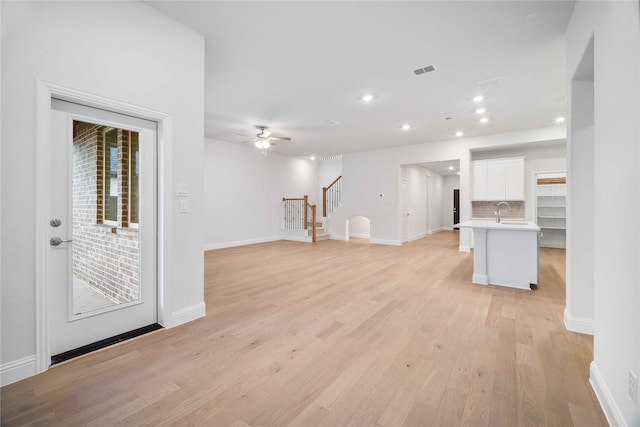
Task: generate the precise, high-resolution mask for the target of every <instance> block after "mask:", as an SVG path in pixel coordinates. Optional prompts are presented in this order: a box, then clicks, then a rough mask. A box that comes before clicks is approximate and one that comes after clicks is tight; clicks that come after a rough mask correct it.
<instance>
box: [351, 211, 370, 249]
mask: <svg viewBox="0 0 640 427" xmlns="http://www.w3.org/2000/svg"><path fill="white" fill-rule="evenodd" d="M346 235H347V240H352V241H354V242H362V243H369V239H370V238H371V220H370V219H369V218H367V217H365V216H361V215H356V216H352V217H351V218H348V219H347V224H346Z"/></svg>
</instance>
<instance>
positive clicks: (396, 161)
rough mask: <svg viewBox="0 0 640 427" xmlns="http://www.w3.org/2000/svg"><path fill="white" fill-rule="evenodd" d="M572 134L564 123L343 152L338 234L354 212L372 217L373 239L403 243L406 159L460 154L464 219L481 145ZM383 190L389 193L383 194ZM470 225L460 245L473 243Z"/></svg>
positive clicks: (336, 216) (457, 156) (411, 161)
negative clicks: (402, 195)
mask: <svg viewBox="0 0 640 427" xmlns="http://www.w3.org/2000/svg"><path fill="white" fill-rule="evenodd" d="M565 138H566V129H565V128H564V127H563V126H553V127H548V128H541V129H533V130H528V131H521V132H511V133H505V134H496V135H488V136H482V137H476V138H464V139H455V140H447V141H441V142H431V143H427V144H419V145H410V146H404V147H396V148H389V149H384V150H371V151H363V152H358V153H349V154H345V155H343V156H342V172H343V176H344V178H343V180H344V184H343V191H344V198H343V200H344V206H343V208H342V209H340V210H338V212H336V213H335V214H334V216H333V217H332V218H331V220H330V227H331V229H332V231H333V232H334V233H335V234H336V235H337V236H344V235H345V228H344V227H345V220H346V219H347V218H349V217H352V216H354V215H363V216H366V217H368V218H370V219H371V241H372V242H374V243H385V244H394V245H399V244H400V223H399V220H398V216H399V208H398V206H399V204H398V198H399V185H398V182H399V180H400V167H399V166H400V165H407V164H418V163H428V162H436V161H445V160H451V159H460V220H461V221H464V220H466V219H469V215H470V213H471V200H470V150H471V149H478V148H481V147H492V146H497V147H500V146H508V145H518V144H523V143H533V142H542V141H557V140H564V139H565ZM379 193H383V194H384V195H385V196H384V197H382V198H380V197H378V195H379ZM470 241H471V238H470V233H469V232H468V230H461V232H460V247H461V249H462V250H468V249H469V247H470Z"/></svg>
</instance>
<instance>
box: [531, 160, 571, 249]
mask: <svg viewBox="0 0 640 427" xmlns="http://www.w3.org/2000/svg"><path fill="white" fill-rule="evenodd" d="M535 200H536V208H535V212H536V223H537V224H538V226H539V227H540V228H541V229H542V237H541V238H540V246H542V247H544V248H562V249H564V248H566V245H567V244H566V241H567V174H566V172H559V173H538V174H536V198H535Z"/></svg>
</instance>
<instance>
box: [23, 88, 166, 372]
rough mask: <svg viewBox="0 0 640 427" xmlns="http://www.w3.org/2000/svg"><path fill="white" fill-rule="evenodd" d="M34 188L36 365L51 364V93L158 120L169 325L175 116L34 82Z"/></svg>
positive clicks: (162, 271)
mask: <svg viewBox="0 0 640 427" xmlns="http://www.w3.org/2000/svg"><path fill="white" fill-rule="evenodd" d="M36 84H37V88H36V97H37V99H36V155H35V163H36V168H35V170H36V177H35V181H36V188H35V206H36V212H35V218H36V223H35V257H36V258H35V263H36V264H35V265H36V271H35V275H36V283H35V285H36V288H35V299H36V370H37V373H40V372H44V371H46V370H47V369H49V362H50V351H49V328H48V322H47V319H48V313H47V245H46V242H47V232H48V230H47V225H48V220H49V212H48V209H49V207H48V199H47V184H48V177H49V154H50V147H51V98H52V97H55V98H58V99H62V100H64V101H69V102H75V103H77V104H82V105H86V106H89V107H95V108H101V109H104V110H109V111H113V112H116V113H120V114H126V115H130V116H134V117H139V118H141V119H146V120H151V121H155V122H157V123H158V129H157V137H158V202H157V203H158V211H157V212H158V249H157V250H158V260H157V262H158V275H157V277H158V323H159V324H161V325H162V326H164V327H165V328H169V327H171V326H172V325H171V305H170V299H169V295H170V292H169V289H170V283H171V282H170V277H171V274H170V273H171V272H170V268H169V265H170V264H169V263H168V262H166V259H167V258H168V256H169V248H171V243H172V233H171V228H170V227H169V225H170V224H171V206H170V202H171V197H170V195H171V194H172V192H171V185H172V182H173V180H172V170H173V163H172V160H171V159H172V156H171V152H172V148H173V130H172V122H173V117H172V116H171V115H170V114H167V113H163V112H160V111H156V110H151V109H148V108H144V107H140V106H137V105H133V104H129V103H126V102H121V101H117V100H114V99H110V98H106V97H103V96H99V95H94V94H90V93H87V92H82V91H79V90H76V89H71V88H68V87H64V86H60V85H57V84H54V83H49V82H45V81H42V80H37V81H36Z"/></svg>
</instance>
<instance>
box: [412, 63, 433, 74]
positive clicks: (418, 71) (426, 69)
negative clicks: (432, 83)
mask: <svg viewBox="0 0 640 427" xmlns="http://www.w3.org/2000/svg"><path fill="white" fill-rule="evenodd" d="M435 69H436V67H434V66H433V65H427V66H426V67H423V68H418V69H416V70H413V74H415V75H416V76H419V75H420V74H424V73H429V72H431V71H435Z"/></svg>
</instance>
